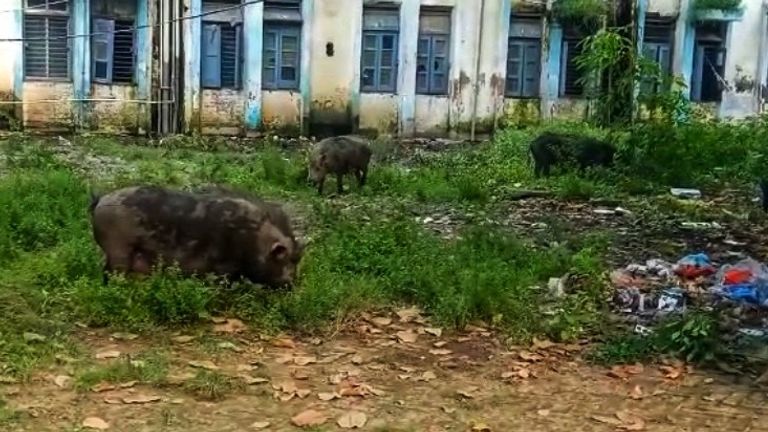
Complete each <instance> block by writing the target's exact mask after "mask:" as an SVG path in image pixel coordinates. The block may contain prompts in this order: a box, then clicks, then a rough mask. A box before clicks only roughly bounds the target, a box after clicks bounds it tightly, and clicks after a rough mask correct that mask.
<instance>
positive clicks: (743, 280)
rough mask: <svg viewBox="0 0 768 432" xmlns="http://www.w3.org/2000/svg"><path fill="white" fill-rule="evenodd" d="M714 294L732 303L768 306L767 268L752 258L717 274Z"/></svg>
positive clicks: (727, 266)
mask: <svg viewBox="0 0 768 432" xmlns="http://www.w3.org/2000/svg"><path fill="white" fill-rule="evenodd" d="M716 279H717V284H716V285H715V292H716V293H718V294H720V295H721V296H723V297H726V298H728V299H730V300H733V301H740V302H746V303H751V304H755V305H760V306H768V267H766V266H765V265H764V264H762V263H760V262H759V261H755V260H754V259H752V258H746V259H743V260H741V261H739V262H737V263H736V264H734V265H725V266H723V267H722V268H721V269H720V271H718V272H717V277H716Z"/></svg>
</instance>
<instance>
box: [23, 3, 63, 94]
mask: <svg viewBox="0 0 768 432" xmlns="http://www.w3.org/2000/svg"><path fill="white" fill-rule="evenodd" d="M25 8H26V9H25V11H24V29H23V31H24V39H25V41H24V76H25V77H26V78H44V79H67V78H69V38H68V36H69V3H68V2H67V1H61V0H26V2H25Z"/></svg>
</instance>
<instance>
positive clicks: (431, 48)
mask: <svg viewBox="0 0 768 432" xmlns="http://www.w3.org/2000/svg"><path fill="white" fill-rule="evenodd" d="M425 16H443V17H447V18H448V26H449V27H448V29H447V30H445V31H439V30H429V31H424V30H423V29H422V28H421V20H422V19H424V17H425ZM452 32H453V9H442V8H441V9H432V8H425V7H422V8H421V10H420V11H419V36H418V41H417V45H416V94H418V95H427V96H448V88H449V86H448V81H449V80H450V73H451V42H452V38H451V33H452ZM441 41H442V42H444V44H445V54H444V55H442V56H438V55H436V53H435V46H436V45H437V43H438V42H441ZM423 42H426V46H427V47H428V48H427V53H426V54H424V53H423V52H422V50H421V49H420V48H421V46H422V43H423ZM425 58H426V63H427V70H426V72H423V73H424V74H426V80H425V84H426V86H420V85H419V74H420V73H422V72H419V62H420V61H421V60H422V59H425ZM437 58H442V59H443V60H444V61H443V63H442V65H443V67H442V70H441V71H440V72H439V73H442V75H443V76H444V80H443V83H442V86H440V87H437V86H436V85H435V83H434V75H436V74H437V73H436V72H435V69H434V68H432V67H430V66H431V65H434V64H435V60H436V59H437Z"/></svg>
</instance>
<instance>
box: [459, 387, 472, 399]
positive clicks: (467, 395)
mask: <svg viewBox="0 0 768 432" xmlns="http://www.w3.org/2000/svg"><path fill="white" fill-rule="evenodd" d="M475 391H477V387H470V388H466V389H461V390H456V394H458V395H459V396H461V397H463V398H467V399H474V398H475V395H473V394H472V393H474V392H475Z"/></svg>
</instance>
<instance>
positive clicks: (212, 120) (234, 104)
mask: <svg viewBox="0 0 768 432" xmlns="http://www.w3.org/2000/svg"><path fill="white" fill-rule="evenodd" d="M201 98H202V103H201V108H200V127H201V128H202V131H203V133H210V134H224V135H238V134H240V133H241V131H242V125H243V119H244V118H245V101H244V100H243V97H242V93H241V92H240V91H239V90H230V89H221V90H211V89H203V90H202V95H201Z"/></svg>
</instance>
